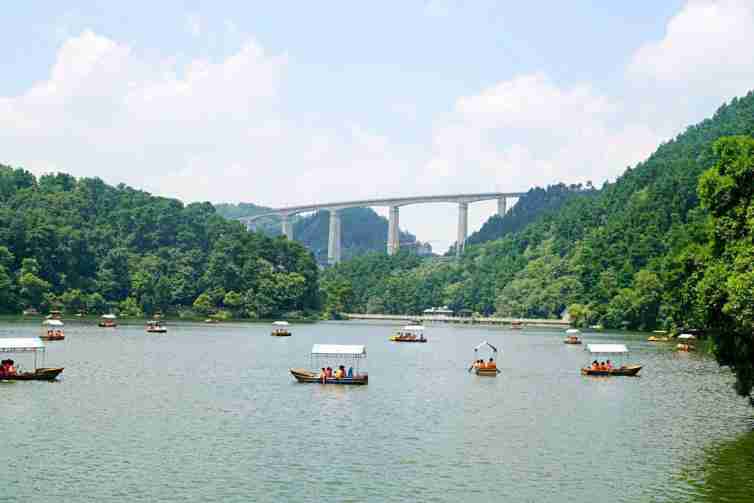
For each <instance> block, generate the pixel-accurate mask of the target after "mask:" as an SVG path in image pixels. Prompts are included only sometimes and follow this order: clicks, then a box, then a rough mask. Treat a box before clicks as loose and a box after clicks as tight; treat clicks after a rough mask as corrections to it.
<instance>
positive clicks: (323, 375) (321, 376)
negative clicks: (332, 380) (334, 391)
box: [318, 367, 327, 379]
mask: <svg viewBox="0 0 754 503" xmlns="http://www.w3.org/2000/svg"><path fill="white" fill-rule="evenodd" d="M318 377H319V378H320V379H324V378H325V377H327V371H326V370H325V367H322V370H320V371H319V376H318Z"/></svg>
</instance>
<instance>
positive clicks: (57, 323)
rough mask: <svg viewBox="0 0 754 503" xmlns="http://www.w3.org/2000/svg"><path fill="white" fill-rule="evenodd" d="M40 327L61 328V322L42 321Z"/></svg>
mask: <svg viewBox="0 0 754 503" xmlns="http://www.w3.org/2000/svg"><path fill="white" fill-rule="evenodd" d="M42 325H46V326H48V327H62V326H63V322H62V321H60V320H44V321H43V322H42Z"/></svg>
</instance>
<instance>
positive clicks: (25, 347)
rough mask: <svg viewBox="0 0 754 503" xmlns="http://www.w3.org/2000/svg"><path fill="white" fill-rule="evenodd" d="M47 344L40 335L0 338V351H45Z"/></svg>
mask: <svg viewBox="0 0 754 503" xmlns="http://www.w3.org/2000/svg"><path fill="white" fill-rule="evenodd" d="M44 349H45V344H44V342H42V339H40V338H39V337H13V338H9V339H0V353H29V352H35V351H44Z"/></svg>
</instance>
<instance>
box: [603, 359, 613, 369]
mask: <svg viewBox="0 0 754 503" xmlns="http://www.w3.org/2000/svg"><path fill="white" fill-rule="evenodd" d="M605 367H607V370H613V364H612V363H610V360H608V361H607V362H606V363H605Z"/></svg>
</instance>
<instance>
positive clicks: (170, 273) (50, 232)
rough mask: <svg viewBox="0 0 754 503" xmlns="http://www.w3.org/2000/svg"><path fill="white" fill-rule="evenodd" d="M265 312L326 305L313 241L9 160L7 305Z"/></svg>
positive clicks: (2, 214) (5, 189)
mask: <svg viewBox="0 0 754 503" xmlns="http://www.w3.org/2000/svg"><path fill="white" fill-rule="evenodd" d="M26 308H34V309H37V310H40V311H43V312H46V311H47V310H49V309H52V308H62V309H64V310H66V311H67V312H69V313H76V312H88V313H101V312H106V311H110V310H114V311H117V312H119V313H121V314H123V315H124V316H142V315H149V314H152V313H155V312H163V313H175V314H178V313H181V312H186V313H190V314H191V315H200V316H209V315H217V316H220V317H223V316H226V317H227V316H235V317H251V318H266V317H272V316H276V315H279V314H282V313H294V314H296V313H298V314H302V315H303V314H305V313H307V312H313V311H317V310H318V309H319V294H318V270H317V266H316V264H315V262H314V260H313V258H312V256H311V254H310V253H308V252H307V250H306V249H305V248H304V247H303V246H301V245H299V244H297V243H292V242H289V241H287V240H285V239H283V238H269V237H265V236H264V235H262V234H258V233H249V232H246V229H245V228H244V227H243V226H242V225H241V224H240V223H238V222H232V221H228V220H226V219H224V218H222V217H221V216H219V215H217V213H216V212H215V209H214V207H213V206H212V205H211V204H209V203H193V204H189V205H184V204H183V203H181V202H180V201H177V200H175V199H168V198H163V197H155V196H152V195H150V194H148V193H146V192H142V191H139V190H135V189H132V188H130V187H127V186H124V185H120V186H118V187H112V186H109V185H107V184H105V183H104V182H102V181H101V180H99V179H96V178H95V179H89V178H82V179H76V178H74V177H72V176H70V175H66V174H54V175H43V176H41V177H39V179H37V178H36V177H34V176H33V175H32V174H31V173H29V172H27V171H25V170H23V169H13V168H11V167H8V166H0V312H11V313H13V312H19V311H21V310H22V309H26Z"/></svg>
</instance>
